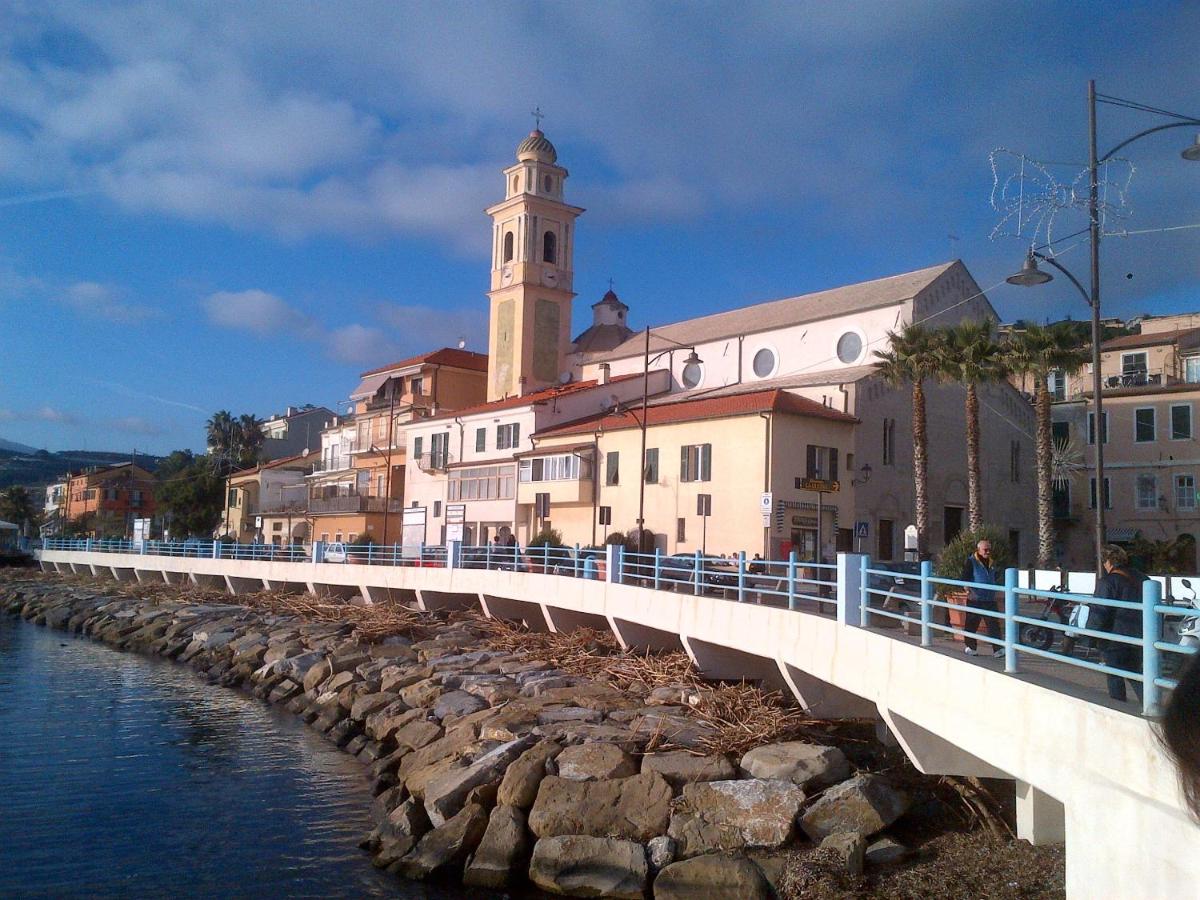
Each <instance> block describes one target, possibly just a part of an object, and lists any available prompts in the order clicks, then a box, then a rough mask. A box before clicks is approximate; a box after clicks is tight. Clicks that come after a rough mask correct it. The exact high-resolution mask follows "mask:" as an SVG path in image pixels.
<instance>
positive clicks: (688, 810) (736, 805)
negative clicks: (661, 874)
mask: <svg viewBox="0 0 1200 900" xmlns="http://www.w3.org/2000/svg"><path fill="white" fill-rule="evenodd" d="M803 804H804V791H802V790H800V788H798V787H797V786H796V785H794V784H792V783H791V782H790V781H778V780H775V781H766V780H760V779H748V780H745V781H709V782H701V783H698V784H689V785H687V786H686V787H685V788H684V789H683V798H682V801H681V803H680V804H679V806H678V809H677V811H676V812H675V814H674V815H673V816H672V817H671V826H670V831H669V834H670V835H671V837H673V838H674V839H675V841H676V843H677V844H678V846H679V856H680V858H681V859H687V858H689V857H692V856H699V855H701V854H704V853H712V852H714V851H728V850H741V849H743V848H762V849H777V848H779V847H782V846H784V845H785V844H787V843H788V842H789V841H791V840H792V838H793V837H794V836H795V833H796V816H797V815H798V814H799V812H800V807H801V806H802V805H803Z"/></svg>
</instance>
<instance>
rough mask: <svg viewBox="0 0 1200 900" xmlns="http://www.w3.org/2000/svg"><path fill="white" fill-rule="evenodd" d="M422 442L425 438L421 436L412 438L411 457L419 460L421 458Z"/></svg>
mask: <svg viewBox="0 0 1200 900" xmlns="http://www.w3.org/2000/svg"><path fill="white" fill-rule="evenodd" d="M424 442H425V439H424V438H423V437H415V438H413V457H414V458H415V459H418V460H419V459H420V458H421V446H422V444H424Z"/></svg>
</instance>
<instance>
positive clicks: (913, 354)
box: [875, 325, 938, 555]
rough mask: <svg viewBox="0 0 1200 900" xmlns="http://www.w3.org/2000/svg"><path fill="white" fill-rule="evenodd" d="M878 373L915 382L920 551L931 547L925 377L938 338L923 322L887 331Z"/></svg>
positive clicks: (933, 369) (933, 368) (931, 369)
mask: <svg viewBox="0 0 1200 900" xmlns="http://www.w3.org/2000/svg"><path fill="white" fill-rule="evenodd" d="M875 356H876V358H877V359H878V360H879V374H880V375H882V376H883V377H884V379H885V380H887V382H888V383H889V384H893V385H897V386H899V385H902V384H908V385H911V386H912V442H913V494H914V498H915V501H914V505H915V507H916V510H915V512H916V520H917V521H916V525H917V552H918V553H919V554H921V555H924V554H925V553H927V552H928V549H929V474H928V473H929V468H928V464H929V438H928V435H927V434H926V431H925V380H926V379H928V378H932V377H933V376H935V375H936V374H937V364H938V356H937V341H936V338H935V336H934V334H933V332H931V331H929V330H928V329H926V328H923V327H922V326H920V325H906V326H905V327H904V329H903V330H902V331H900V332H895V331H889V332H888V349H887V350H876V351H875Z"/></svg>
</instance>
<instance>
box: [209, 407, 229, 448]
mask: <svg viewBox="0 0 1200 900" xmlns="http://www.w3.org/2000/svg"><path fill="white" fill-rule="evenodd" d="M233 432H234V420H233V414H232V413H231V412H230V411H229V410H227V409H222V410H219V411H217V412H215V413H213V414H212V416H210V417H209V420H208V423H207V424H206V425H205V434H206V436H207V438H208V452H209V453H211V454H212V455H214V456H220V455H222V454H228V453H229V452H230V450H231V449H232V447H233Z"/></svg>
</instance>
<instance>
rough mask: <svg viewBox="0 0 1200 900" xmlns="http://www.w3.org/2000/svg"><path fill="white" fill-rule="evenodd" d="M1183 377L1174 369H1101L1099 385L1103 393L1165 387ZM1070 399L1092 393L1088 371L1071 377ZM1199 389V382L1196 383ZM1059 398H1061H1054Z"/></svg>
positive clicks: (1180, 382)
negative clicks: (1113, 370) (1119, 370)
mask: <svg viewBox="0 0 1200 900" xmlns="http://www.w3.org/2000/svg"><path fill="white" fill-rule="evenodd" d="M1184 381H1185V379H1183V378H1180V377H1179V372H1178V370H1176V369H1148V370H1147V369H1131V370H1130V371H1127V372H1111V373H1110V372H1104V371H1101V375H1100V385H1101V390H1102V391H1103V392H1104V393H1106V394H1107V393H1108V392H1109V391H1123V390H1130V389H1136V388H1143V389H1145V388H1149V389H1151V390H1153V389H1154V388H1158V387H1167V386H1169V385H1173V384H1183V383H1184ZM1071 386H1072V388H1073V390H1072V391H1071V399H1072V400H1074V399H1077V398H1079V397H1082V396H1084V395H1089V396H1090V395H1091V393H1092V376H1091V373H1090V372H1081V373H1079V374H1078V375H1076V376H1075V377H1074V378H1073V379H1072V385H1071ZM1196 387H1197V389H1200V384H1197V385H1196ZM1055 399H1061V398H1055Z"/></svg>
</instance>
